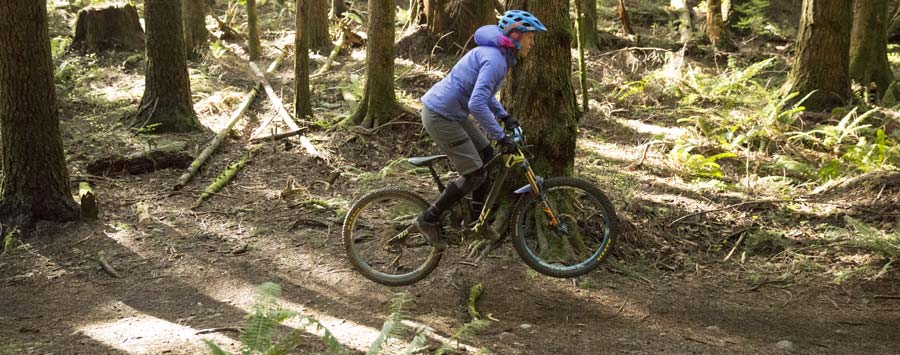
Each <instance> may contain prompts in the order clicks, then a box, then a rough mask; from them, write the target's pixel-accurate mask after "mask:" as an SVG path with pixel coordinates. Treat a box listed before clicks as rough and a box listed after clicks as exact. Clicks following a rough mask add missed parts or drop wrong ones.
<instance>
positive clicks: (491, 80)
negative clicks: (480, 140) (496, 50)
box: [469, 60, 506, 140]
mask: <svg viewBox="0 0 900 355" xmlns="http://www.w3.org/2000/svg"><path fill="white" fill-rule="evenodd" d="M505 75H506V70H505V69H504V68H502V66H500V65H498V63H493V62H492V61H490V60H486V61H484V63H483V64H482V65H481V68H480V69H479V70H478V80H477V81H475V87H474V88H473V89H472V96H471V97H470V98H469V113H470V114H472V116H473V117H475V122H477V123H478V125H479V126H481V129H483V130H484V131H485V133H487V136H488V138H490V139H493V140H501V139H503V137H504V136H505V134H504V133H503V129H502V128H500V124H498V123H497V119H496V118H495V117H494V114H495V113H496V111H495V110H494V107H493V106H494V105H493V102H492V101H496V100H497V98H495V97H494V93H495V92H496V89H497V88H498V87H499V86H500V83H501V82H502V81H503V77H504V76H505ZM497 104H498V106H499V102H497ZM500 109H501V110H502V107H500ZM504 112H505V111H504Z"/></svg>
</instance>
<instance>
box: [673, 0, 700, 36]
mask: <svg viewBox="0 0 900 355" xmlns="http://www.w3.org/2000/svg"><path fill="white" fill-rule="evenodd" d="M670 6H672V7H673V8H675V11H676V12H678V21H677V22H678V33H679V39H680V41H681V43H688V42H690V41H691V39H692V38H693V32H694V20H693V17H692V16H691V8H690V6H688V3H687V0H671V2H670Z"/></svg>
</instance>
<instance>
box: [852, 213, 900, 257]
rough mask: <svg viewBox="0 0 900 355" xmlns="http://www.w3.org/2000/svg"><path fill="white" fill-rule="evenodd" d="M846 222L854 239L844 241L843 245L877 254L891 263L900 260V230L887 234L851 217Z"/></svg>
mask: <svg viewBox="0 0 900 355" xmlns="http://www.w3.org/2000/svg"><path fill="white" fill-rule="evenodd" d="M844 221H845V222H846V223H847V227H849V228H848V229H847V232H848V233H849V234H850V236H851V237H852V238H847V239H846V240H845V241H843V242H842V244H843V245H847V246H850V247H854V248H859V249H863V250H867V251H871V252H874V253H877V254H879V255H881V256H882V257H884V258H885V259H888V260H890V261H896V260H900V230H898V231H894V232H893V233H887V232H884V231H882V230H880V229H877V228H874V227H872V226H869V225H867V224H865V223H862V222H860V221H857V220H855V219H853V218H851V217H849V216H845V217H844Z"/></svg>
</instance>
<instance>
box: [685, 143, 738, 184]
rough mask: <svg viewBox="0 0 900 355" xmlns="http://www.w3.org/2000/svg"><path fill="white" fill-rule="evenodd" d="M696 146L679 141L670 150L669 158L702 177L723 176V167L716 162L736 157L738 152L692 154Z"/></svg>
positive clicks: (690, 172)
mask: <svg viewBox="0 0 900 355" xmlns="http://www.w3.org/2000/svg"><path fill="white" fill-rule="evenodd" d="M694 148H695V146H693V145H691V144H689V143H684V142H679V143H677V144H675V146H674V147H672V150H671V151H669V158H670V159H672V160H673V161H675V162H676V163H678V164H680V165H681V166H682V167H683V168H684V169H685V170H686V171H687V172H688V173H689V174H691V175H694V176H701V177H711V178H719V177H722V167H721V166H720V165H719V163H716V161H717V160H719V159H724V158H734V157H737V154H734V153H731V152H725V153H719V154H716V155H713V156H709V157H707V156H704V155H703V154H692V153H691V151H692V150H694Z"/></svg>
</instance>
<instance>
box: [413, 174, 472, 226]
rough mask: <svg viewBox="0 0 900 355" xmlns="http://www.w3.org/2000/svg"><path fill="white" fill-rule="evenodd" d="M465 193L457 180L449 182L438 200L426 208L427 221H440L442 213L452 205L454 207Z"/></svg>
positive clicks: (425, 216)
mask: <svg viewBox="0 0 900 355" xmlns="http://www.w3.org/2000/svg"><path fill="white" fill-rule="evenodd" d="M465 195H466V194H465V193H464V192H463V191H462V190H461V189H460V188H459V186H456V182H452V183H450V184H447V188H445V189H444V192H441V195H440V196H438V198H437V200H435V201H434V203H433V204H431V206H430V207H428V209H427V210H425V214H424V216H423V217H424V218H425V221H426V222H430V223H434V222H437V221H439V220H440V219H441V214H443V213H444V211H446V210H447V209H449V208H450V207H453V205H455V204H456V203H457V202H459V200H462V198H463V196H465Z"/></svg>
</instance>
